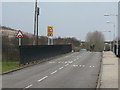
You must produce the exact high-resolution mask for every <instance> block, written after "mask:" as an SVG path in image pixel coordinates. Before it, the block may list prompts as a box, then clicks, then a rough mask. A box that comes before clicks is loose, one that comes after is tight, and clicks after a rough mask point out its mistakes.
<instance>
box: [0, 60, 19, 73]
mask: <svg viewBox="0 0 120 90" xmlns="http://www.w3.org/2000/svg"><path fill="white" fill-rule="evenodd" d="M0 67H2V69H0V72H6V71H9V70H13V69H16V68H19V62H0Z"/></svg>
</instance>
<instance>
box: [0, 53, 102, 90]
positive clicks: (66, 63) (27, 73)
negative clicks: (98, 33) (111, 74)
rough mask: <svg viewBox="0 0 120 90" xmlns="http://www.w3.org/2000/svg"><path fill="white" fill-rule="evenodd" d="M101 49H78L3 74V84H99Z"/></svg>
mask: <svg viewBox="0 0 120 90" xmlns="http://www.w3.org/2000/svg"><path fill="white" fill-rule="evenodd" d="M100 60H101V53H99V52H85V53H81V52H75V53H70V54H67V55H65V56H63V57H59V58H57V59H53V60H51V61H47V62H44V63H41V64H38V65H34V66H31V67H28V68H25V69H22V70H19V71H16V72H13V73H9V74H6V75H3V77H2V79H3V84H2V85H3V88H24V89H27V88H96V84H97V83H96V82H97V80H98V74H99V70H100Z"/></svg>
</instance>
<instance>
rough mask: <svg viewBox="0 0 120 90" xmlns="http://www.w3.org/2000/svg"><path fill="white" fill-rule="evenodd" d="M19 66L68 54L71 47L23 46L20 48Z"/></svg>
mask: <svg viewBox="0 0 120 90" xmlns="http://www.w3.org/2000/svg"><path fill="white" fill-rule="evenodd" d="M19 48H20V64H26V63H29V62H33V61H37V60H42V59H45V58H49V57H53V56H57V55H61V54H65V53H69V52H71V51H72V45H71V44H69V45H24V46H20V47H19Z"/></svg>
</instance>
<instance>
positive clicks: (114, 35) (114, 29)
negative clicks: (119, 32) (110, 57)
mask: <svg viewBox="0 0 120 90" xmlns="http://www.w3.org/2000/svg"><path fill="white" fill-rule="evenodd" d="M106 23H110V24H112V25H113V29H114V33H113V47H114V45H115V23H111V22H110V21H106ZM114 51H115V50H114V48H113V52H114Z"/></svg>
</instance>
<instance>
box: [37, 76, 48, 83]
mask: <svg viewBox="0 0 120 90" xmlns="http://www.w3.org/2000/svg"><path fill="white" fill-rule="evenodd" d="M47 77H48V76H45V77H43V78H41V79H39V80H38V82H41V81H42V80H44V79H46V78H47Z"/></svg>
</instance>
